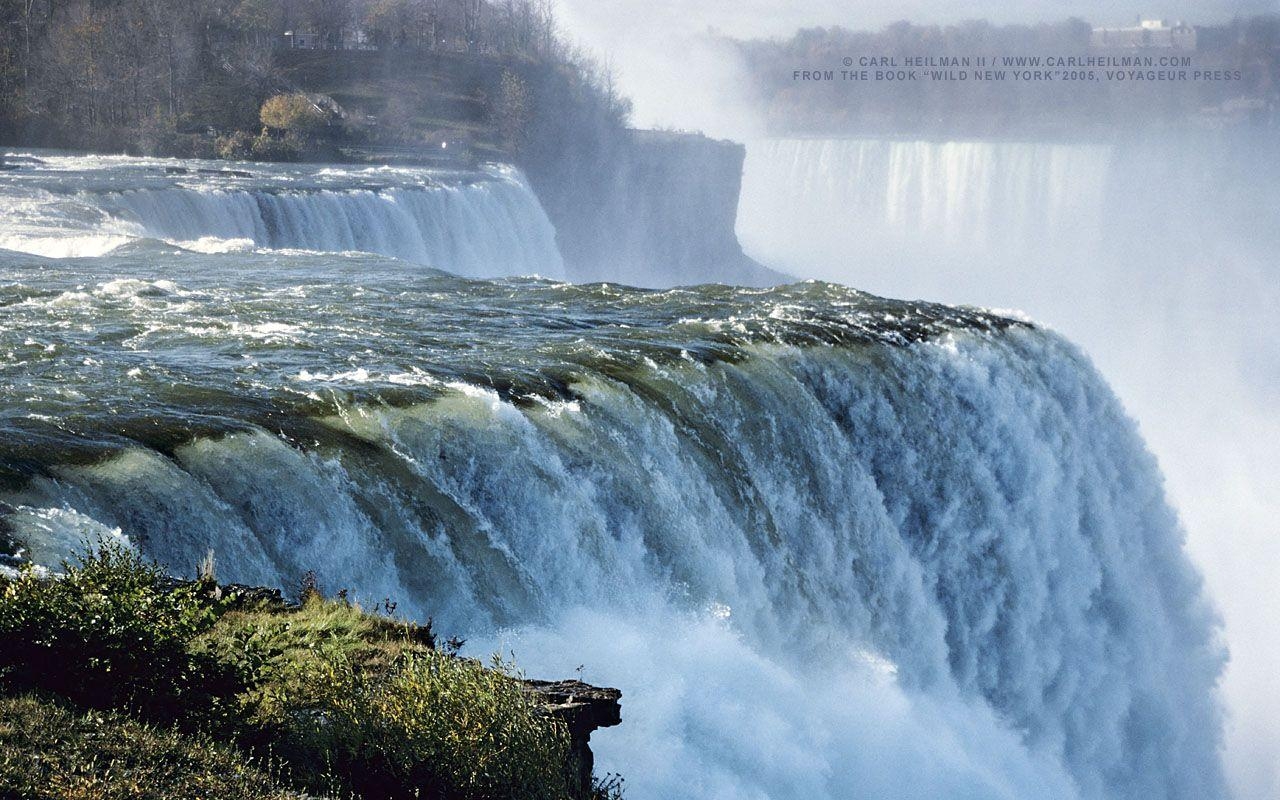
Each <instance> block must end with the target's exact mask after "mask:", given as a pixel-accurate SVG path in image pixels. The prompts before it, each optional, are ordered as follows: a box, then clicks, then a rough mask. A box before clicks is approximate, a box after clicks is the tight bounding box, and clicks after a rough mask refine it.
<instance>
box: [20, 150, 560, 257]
mask: <svg viewBox="0 0 1280 800" xmlns="http://www.w3.org/2000/svg"><path fill="white" fill-rule="evenodd" d="M63 162H66V163H65V164H64V163H63ZM85 162H88V164H86V163H85ZM121 162H122V160H121V159H111V158H107V157H88V158H86V157H79V158H72V157H61V158H59V157H53V158H49V159H47V160H46V161H45V162H43V163H44V164H45V166H43V167H41V168H38V169H33V170H32V177H33V178H35V180H33V181H31V182H30V183H29V184H26V185H24V186H20V187H17V188H22V189H24V190H25V191H22V192H17V191H14V188H15V187H6V189H7V191H5V192H3V193H0V204H3V206H4V207H5V209H6V210H7V211H8V212H9V213H8V214H7V217H8V218H7V219H6V220H5V221H4V222H0V247H3V248H7V249H11V250H20V251H26V252H31V253H36V254H39V255H46V256H51V257H68V256H97V255H104V254H106V253H108V252H111V251H112V250H114V249H116V248H118V247H119V246H120V245H122V244H125V243H127V242H129V241H132V240H136V239H146V238H149V239H159V240H163V241H167V242H170V243H173V244H177V245H180V246H182V247H185V248H187V249H193V250H198V251H202V252H227V251H234V250H237V249H269V250H305V251H313V252H336V253H341V252H363V253H373V254H377V255H383V256H389V257H392V258H398V259H401V260H404V261H408V262H411V263H415V264H422V265H425V266H430V267H435V268H438V269H442V270H445V271H448V272H452V273H454V274H457V275H462V276H465V277H475V278H480V277H496V276H504V275H540V276H542V277H546V278H552V279H562V278H563V277H564V264H563V262H562V260H561V258H560V253H559V251H558V250H557V247H556V232H555V229H554V228H553V227H552V225H551V222H550V221H549V220H548V219H547V216H546V214H545V213H544V212H543V209H542V206H541V205H540V204H539V202H538V199H537V197H536V196H535V195H534V194H533V191H532V190H531V189H530V188H529V186H528V184H527V182H526V181H525V179H524V176H523V175H522V174H520V173H519V171H517V170H515V169H512V168H509V167H501V166H494V167H490V168H487V169H486V170H485V171H482V172H476V173H461V174H459V173H436V172H432V171H430V170H426V169H399V170H394V171H392V172H390V174H387V173H384V172H379V171H376V170H360V169H357V168H336V167H330V168H325V169H320V170H316V169H315V168H293V172H292V173H290V174H288V175H287V176H285V177H287V178H288V179H287V180H280V177H281V176H279V175H278V174H277V173H278V172H279V171H280V170H281V169H283V168H280V167H272V166H270V165H255V169H257V170H261V171H262V172H263V173H264V174H263V175H261V176H259V175H257V174H256V173H253V174H248V173H232V172H225V171H223V170H222V169H203V170H201V171H199V172H196V171H194V170H191V169H190V168H188V167H180V168H177V169H181V170H187V171H186V172H180V173H178V174H176V175H173V176H170V175H168V174H165V175H164V177H161V176H160V175H157V174H156V173H158V172H161V170H160V168H159V167H158V166H153V165H152V163H153V162H149V161H147V160H144V159H128V160H124V162H123V165H122V163H121ZM86 166H88V167H92V168H94V169H85V167H86ZM66 168H76V172H75V173H74V175H75V179H73V180H68V179H67V178H66V177H65V176H66V175H67V174H68V170H67V169H66ZM166 169H169V170H173V169H175V168H173V167H171V166H170V167H166ZM95 172H96V173H100V174H95ZM244 175H248V177H243V176H244ZM108 176H110V177H111V179H112V180H111V182H110V183H109V184H106V183H105V179H106V178H107V177H108ZM188 176H189V177H188ZM121 186H123V187H124V188H118V187H121ZM108 187H110V188H108ZM57 228H61V229H63V234H62V235H60V236H51V235H50V234H51V233H52V232H53V231H54V230H55V229H57Z"/></svg>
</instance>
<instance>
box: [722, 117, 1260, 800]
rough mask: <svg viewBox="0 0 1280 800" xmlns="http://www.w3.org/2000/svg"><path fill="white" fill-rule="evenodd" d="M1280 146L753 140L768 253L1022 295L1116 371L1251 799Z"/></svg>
mask: <svg viewBox="0 0 1280 800" xmlns="http://www.w3.org/2000/svg"><path fill="white" fill-rule="evenodd" d="M1277 187H1280V148H1278V147H1277V146H1276V142H1275V137H1274V132H1273V131H1270V130H1266V129H1262V130H1259V131H1256V132H1250V131H1247V130H1238V131H1226V132H1216V133H1213V132H1200V133H1193V132H1187V131H1183V132H1177V133H1174V132H1166V133H1160V134H1154V133H1153V134H1148V135H1145V136H1142V137H1137V136H1134V137H1128V138H1126V137H1116V138H1114V139H1112V140H1108V141H1097V142H1094V143H1083V142H1074V143H1047V142H1034V141H1031V142H1013V141H953V142H947V141H889V140H872V139H851V140H816V139H809V140H778V141H761V142H755V143H752V144H751V145H750V146H749V147H748V156H747V168H746V175H745V178H744V196H743V203H742V213H741V216H740V220H739V231H740V234H741V237H742V239H743V243H744V245H745V247H746V249H747V252H748V254H749V255H752V256H754V257H756V258H759V259H761V260H763V261H765V262H767V263H770V264H771V265H774V266H776V267H778V268H781V269H786V270H789V271H791V272H792V273H793V274H795V275H798V276H800V277H805V278H810V277H812V278H825V279H829V280H838V281H841V282H844V283H848V284H850V285H855V286H859V287H862V288H866V289H870V290H872V291H876V292H880V293H885V294H891V295H893V296H899V297H902V296H905V297H928V298H931V299H941V300H945V301H947V302H954V303H982V304H983V305H984V306H988V307H992V306H994V307H1001V308H1018V309H1021V310H1023V312H1025V313H1027V314H1030V315H1032V316H1033V317H1034V318H1035V319H1036V320H1038V321H1041V322H1043V323H1046V324H1049V325H1052V326H1054V328H1055V329H1057V330H1059V331H1061V332H1063V333H1064V334H1065V335H1067V336H1069V337H1070V338H1071V339H1072V341H1074V342H1077V343H1079V344H1080V345H1081V346H1083V347H1084V349H1085V350H1086V351H1087V352H1088V353H1089V354H1090V356H1091V357H1092V358H1093V359H1094V360H1095V361H1096V362H1097V363H1098V366H1099V368H1100V369H1101V371H1102V373H1103V374H1104V375H1106V376H1107V377H1108V378H1109V379H1110V380H1111V381H1112V384H1113V386H1114V387H1115V389H1116V391H1117V392H1118V394H1119V395H1120V397H1121V398H1122V400H1123V401H1124V403H1125V405H1126V407H1127V408H1128V409H1129V410H1130V411H1131V412H1132V413H1133V414H1134V415H1135V416H1136V418H1137V419H1138V421H1139V423H1140V425H1141V428H1142V431H1143V434H1144V436H1145V437H1146V438H1147V440H1148V441H1149V442H1150V444H1151V447H1152V449H1153V450H1154V452H1155V453H1156V455H1157V456H1158V457H1159V459H1160V463H1161V466H1162V468H1163V470H1164V471H1165V473H1166V475H1167V476H1168V479H1169V482H1170V495H1171V497H1172V498H1173V499H1174V501H1175V503H1176V505H1177V507H1178V511H1179V513H1180V515H1181V516H1182V518H1183V519H1184V520H1185V521H1186V523H1187V526H1188V529H1189V531H1190V535H1189V543H1188V547H1189V550H1190V552H1191V554H1192V556H1193V557H1194V559H1195V560H1196V562H1197V563H1198V564H1201V565H1203V566H1204V568H1205V571H1206V576H1207V580H1208V584H1209V588H1210V590H1211V592H1212V594H1213V595H1214V597H1215V598H1217V599H1218V601H1219V602H1220V603H1221V604H1222V606H1223V616H1224V620H1225V638H1226V639H1227V641H1229V642H1230V643H1231V650H1232V658H1231V664H1230V666H1229V668H1228V670H1227V671H1226V673H1225V677H1224V681H1223V686H1222V689H1221V691H1222V694H1223V696H1224V698H1225V701H1226V702H1225V704H1226V706H1227V708H1228V712H1227V714H1228V725H1227V747H1226V760H1227V764H1228V774H1229V775H1230V777H1231V780H1232V784H1233V786H1232V788H1233V789H1234V794H1235V795H1236V796H1237V797H1240V798H1257V799H1258V800H1263V799H1264V798H1271V797H1275V796H1277V792H1280V769H1278V768H1277V765H1278V764H1280V760H1278V759H1277V753H1278V752H1280V740H1278V739H1277V735H1276V733H1277V732H1276V728H1275V724H1274V720H1275V718H1276V715H1277V714H1280V692H1277V685H1276V682H1275V680H1274V675H1275V664H1276V663H1277V660H1278V659H1280V639H1277V638H1276V637H1275V636H1274V635H1271V634H1270V633H1268V631H1271V630H1274V628H1275V620H1276V619H1277V615H1278V614H1280V600H1278V599H1277V598H1276V596H1275V593H1274V592H1273V591H1272V590H1271V586H1272V584H1273V582H1274V574H1275V570H1276V565H1277V564H1280V546H1278V544H1277V543H1278V542H1280V540H1278V539H1277V537H1276V536H1275V520H1276V519H1277V517H1278V516H1280V497H1278V496H1277V494H1276V492H1275V488H1274V487H1275V486H1276V485H1277V479H1278V476H1280V460H1278V459H1277V454H1278V453H1280V424H1278V423H1277V420H1276V415H1275V403H1276V397H1277V396H1280V340H1277V338H1276V336H1275V334H1274V332H1275V331H1276V330H1278V329H1280V319H1278V318H1277V309H1280V280H1277V272H1276V258H1275V254H1276V253H1277V252H1280V191H1277Z"/></svg>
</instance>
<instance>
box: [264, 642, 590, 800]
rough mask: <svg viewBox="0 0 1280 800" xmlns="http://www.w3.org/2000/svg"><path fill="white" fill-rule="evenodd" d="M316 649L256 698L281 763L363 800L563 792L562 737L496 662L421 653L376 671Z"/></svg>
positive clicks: (492, 798)
mask: <svg viewBox="0 0 1280 800" xmlns="http://www.w3.org/2000/svg"><path fill="white" fill-rule="evenodd" d="M319 652H320V655H319V656H318V657H317V658H314V659H311V660H309V661H302V662H293V664H292V665H291V666H292V669H291V671H290V672H289V673H288V674H286V675H282V676H281V681H280V683H278V684H277V685H276V686H275V687H274V691H272V692H268V693H264V694H263V695H261V698H262V701H263V705H262V706H261V707H260V708H259V709H258V716H259V718H260V719H264V721H265V719H270V720H272V721H274V723H275V725H276V726H277V728H278V730H279V731H280V740H279V741H280V742H281V744H280V747H281V752H282V753H285V754H287V755H288V757H289V759H290V761H291V762H292V763H295V764H302V763H307V762H310V763H311V764H312V765H315V766H319V765H320V764H323V765H325V766H327V767H328V768H330V769H332V770H333V771H334V772H335V773H337V774H339V775H342V776H344V777H345V778H346V780H347V781H348V783H349V785H350V786H351V787H352V788H353V789H355V790H356V791H357V792H359V793H360V794H362V795H363V796H366V797H389V798H391V797H404V798H408V797H425V798H451V799H452V798H457V799H458V800H504V799H507V798H509V799H510V800H517V799H528V800H532V798H539V799H541V800H563V799H565V798H570V797H572V796H573V794H574V792H573V790H572V789H571V788H570V787H571V786H572V783H571V777H570V776H571V772H570V763H571V762H570V748H569V738H568V732H567V729H566V728H565V727H564V725H563V723H561V722H559V721H558V720H555V719H552V718H551V717H549V716H546V715H545V714H543V713H540V709H539V707H538V706H537V704H536V703H535V702H534V700H533V699H532V698H531V697H529V696H528V695H527V694H526V693H525V692H524V691H523V689H522V687H521V686H520V684H519V683H518V681H517V680H515V679H514V678H513V677H511V676H510V675H509V674H508V673H507V672H506V670H505V669H502V668H501V665H495V667H497V668H495V669H485V668H484V667H483V666H482V665H481V664H480V663H479V662H476V661H470V660H466V659H460V658H457V657H454V656H450V655H446V654H443V653H438V652H434V651H421V652H410V653H405V654H403V655H402V656H401V657H400V658H399V659H398V660H397V662H396V663H395V664H393V665H392V666H391V667H390V669H388V670H387V671H385V672H383V673H379V672H378V671H376V670H369V669H361V668H359V667H358V666H357V665H356V663H355V662H354V661H353V660H352V659H351V658H349V657H348V656H347V655H345V654H340V653H337V652H334V651H331V652H327V653H326V652H323V651H319Z"/></svg>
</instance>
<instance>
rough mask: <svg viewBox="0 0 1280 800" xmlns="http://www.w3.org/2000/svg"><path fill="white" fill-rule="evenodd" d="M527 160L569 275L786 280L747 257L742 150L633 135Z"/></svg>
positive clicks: (642, 280) (663, 135)
mask: <svg viewBox="0 0 1280 800" xmlns="http://www.w3.org/2000/svg"><path fill="white" fill-rule="evenodd" d="M548 151H549V153H548V159H549V160H547V161H541V160H539V159H538V158H536V157H535V158H531V159H528V160H527V163H526V164H525V169H526V172H527V173H528V175H529V178H530V180H531V181H532V183H533V186H534V189H535V191H536V192H537V194H538V198H539V200H540V201H541V202H542V204H543V207H544V208H545V209H546V211H547V215H548V216H549V217H550V218H551V221H552V223H554V224H555V227H556V234H557V236H556V240H557V244H558V245H559V248H560V252H561V254H562V255H563V256H564V260H565V267H566V270H567V272H568V274H569V277H570V278H571V279H572V280H574V281H578V282H590V281H607V282H613V283H625V284H630V285H635V286H648V287H669V286H680V285H693V284H700V283H732V284H746V285H771V284H776V283H780V282H785V281H786V280H787V278H786V276H783V275H781V274H779V273H777V272H774V271H772V270H769V269H767V268H765V267H763V266H761V265H760V264H758V263H756V262H755V261H753V260H752V259H751V258H749V257H747V256H746V255H745V254H744V253H743V252H742V246H741V245H740V244H739V242H738V237H737V233H736V230H735V226H736V224H737V217H738V197H739V193H740V191H741V189H742V167H743V162H744V160H745V158H746V148H745V147H743V146H742V145H740V144H737V143H735V142H728V141H719V140H715V139H710V138H707V137H705V136H702V135H700V134H690V133H674V132H665V131H640V130H629V131H621V132H617V133H615V134H612V135H609V136H605V135H601V136H599V137H597V139H596V140H595V147H594V149H591V150H583V151H581V152H577V153H573V154H571V155H570V156H568V157H566V156H564V155H563V154H562V153H560V152H554V154H552V153H551V152H550V149H549V148H548Z"/></svg>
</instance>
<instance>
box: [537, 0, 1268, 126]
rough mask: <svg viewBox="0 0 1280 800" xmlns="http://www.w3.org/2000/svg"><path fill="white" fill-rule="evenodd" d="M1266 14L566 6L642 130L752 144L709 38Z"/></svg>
mask: <svg viewBox="0 0 1280 800" xmlns="http://www.w3.org/2000/svg"><path fill="white" fill-rule="evenodd" d="M1266 11H1280V0H1165V1H1164V2H1163V3H1160V4H1158V5H1157V4H1155V3H1151V2H1136V1H1135V0H1118V1H1117V0H1034V2H1026V3H1023V2H1009V0H966V2H950V1H949V0H894V1H893V2H885V1H884V0H874V1H873V2H860V1H859V0H559V14H560V21H561V24H562V25H563V27H564V29H565V30H566V32H567V33H568V34H569V35H570V37H572V38H574V39H576V40H577V41H579V42H581V43H582V44H584V45H586V46H587V47H588V48H590V49H591V50H593V51H595V52H596V53H599V54H602V55H603V56H604V57H605V58H607V59H608V60H609V61H610V62H611V64H612V66H613V67H614V69H615V70H616V72H617V73H618V74H619V77H620V78H621V82H622V86H623V88H624V90H626V91H627V92H628V94H629V95H630V97H631V98H632V100H633V101H634V102H635V105H636V114H635V117H634V121H635V123H636V125H637V126H639V127H672V128H683V129H691V130H700V131H703V132H705V133H708V134H710V135H715V136H723V137H735V138H749V137H750V136H751V135H752V133H754V132H755V131H756V128H755V124H756V123H755V121H754V119H752V118H751V117H750V116H749V115H747V114H746V113H745V108H746V107H747V106H748V103H747V102H745V101H746V100H748V99H749V98H747V97H746V95H745V94H744V93H745V92H746V91H747V87H746V86H745V85H744V83H743V81H742V80H741V73H740V72H739V71H738V70H737V66H736V63H735V59H734V57H733V56H732V55H731V54H730V53H728V52H727V50H726V49H725V48H719V47H716V46H714V45H713V44H712V43H711V42H709V40H708V37H707V36H706V33H707V31H708V30H714V31H718V32H720V33H723V34H726V35H729V36H734V37H739V38H745V37H785V36H789V35H790V34H792V33H794V32H795V31H796V30H797V29H799V28H802V27H815V26H835V25H839V26H843V27H846V28H851V29H855V30H867V29H870V30H877V29H880V28H883V27H884V26H885V25H888V24H889V23H892V22H895V21H898V20H902V19H906V20H908V21H911V22H915V23H953V22H960V21H963V20H966V19H975V18H986V19H989V20H991V21H993V22H998V23H1027V22H1036V21H1059V20H1063V19H1066V18H1068V17H1073V16H1075V17H1081V18H1083V19H1085V20H1087V21H1089V22H1091V23H1093V24H1095V25H1124V24H1130V23H1133V22H1134V21H1136V19H1137V18H1138V16H1139V15H1141V16H1143V17H1155V18H1163V19H1169V20H1178V19H1185V20H1186V21H1188V22H1191V23H1211V22H1220V21H1225V20H1228V19H1230V18H1231V17H1232V16H1234V15H1237V14H1238V15H1242V16H1247V15H1249V14H1253V13H1259V12H1266Z"/></svg>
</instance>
